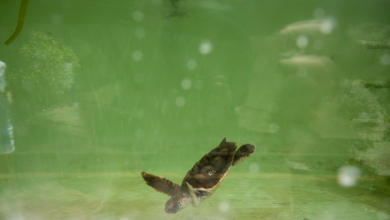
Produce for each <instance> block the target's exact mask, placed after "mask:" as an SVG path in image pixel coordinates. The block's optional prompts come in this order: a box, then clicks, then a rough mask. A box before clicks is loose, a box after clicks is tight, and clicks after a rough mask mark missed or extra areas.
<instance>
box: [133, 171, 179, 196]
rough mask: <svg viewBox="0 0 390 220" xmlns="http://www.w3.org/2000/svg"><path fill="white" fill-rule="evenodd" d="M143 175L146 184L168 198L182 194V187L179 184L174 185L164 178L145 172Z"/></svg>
mask: <svg viewBox="0 0 390 220" xmlns="http://www.w3.org/2000/svg"><path fill="white" fill-rule="evenodd" d="M141 175H142V178H144V180H145V182H146V184H148V185H149V186H151V187H153V188H154V189H155V190H157V191H159V192H162V193H165V194H167V195H168V196H175V195H177V194H179V193H180V186H179V184H177V183H174V182H172V181H170V180H167V179H165V178H163V177H159V176H155V175H152V174H149V173H146V172H145V171H144V172H142V173H141Z"/></svg>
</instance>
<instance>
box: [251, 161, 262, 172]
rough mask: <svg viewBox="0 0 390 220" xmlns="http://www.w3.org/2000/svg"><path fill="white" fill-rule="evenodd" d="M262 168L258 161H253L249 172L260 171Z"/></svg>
mask: <svg viewBox="0 0 390 220" xmlns="http://www.w3.org/2000/svg"><path fill="white" fill-rule="evenodd" d="M259 170H260V167H259V165H258V164H257V163H252V164H251V165H250V166H249V172H251V173H258V172H259Z"/></svg>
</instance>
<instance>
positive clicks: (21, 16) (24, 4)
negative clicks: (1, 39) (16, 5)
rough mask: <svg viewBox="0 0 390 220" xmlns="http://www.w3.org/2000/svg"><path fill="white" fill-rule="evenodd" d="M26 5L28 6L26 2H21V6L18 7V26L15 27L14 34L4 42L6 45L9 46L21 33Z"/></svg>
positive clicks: (26, 0) (24, 0)
mask: <svg viewBox="0 0 390 220" xmlns="http://www.w3.org/2000/svg"><path fill="white" fill-rule="evenodd" d="M27 5H28V0H22V4H21V5H20V11H19V19H18V24H17V26H16V29H15V31H14V33H13V34H12V35H11V37H10V38H9V39H8V40H7V41H6V42H5V44H6V45H9V44H10V43H11V42H12V41H14V40H15V38H16V37H17V36H18V35H19V33H20V32H21V31H22V28H23V24H24V19H25V17H26V12H27Z"/></svg>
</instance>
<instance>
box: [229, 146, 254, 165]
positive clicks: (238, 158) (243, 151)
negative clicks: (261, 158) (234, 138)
mask: <svg viewBox="0 0 390 220" xmlns="http://www.w3.org/2000/svg"><path fill="white" fill-rule="evenodd" d="M255 148H256V147H255V145H253V144H244V145H242V146H241V147H240V148H238V150H237V151H236V153H235V154H234V159H233V163H232V165H233V166H235V165H237V164H239V163H241V162H242V161H243V160H245V159H246V158H247V157H249V156H250V155H251V154H252V153H253V152H255Z"/></svg>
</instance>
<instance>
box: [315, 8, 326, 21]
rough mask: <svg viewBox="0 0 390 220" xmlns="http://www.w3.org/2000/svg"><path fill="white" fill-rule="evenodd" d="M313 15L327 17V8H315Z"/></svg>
mask: <svg viewBox="0 0 390 220" xmlns="http://www.w3.org/2000/svg"><path fill="white" fill-rule="evenodd" d="M313 16H314V17H315V18H316V19H321V18H324V17H325V10H324V9H322V8H317V9H316V10H314V13H313Z"/></svg>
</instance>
